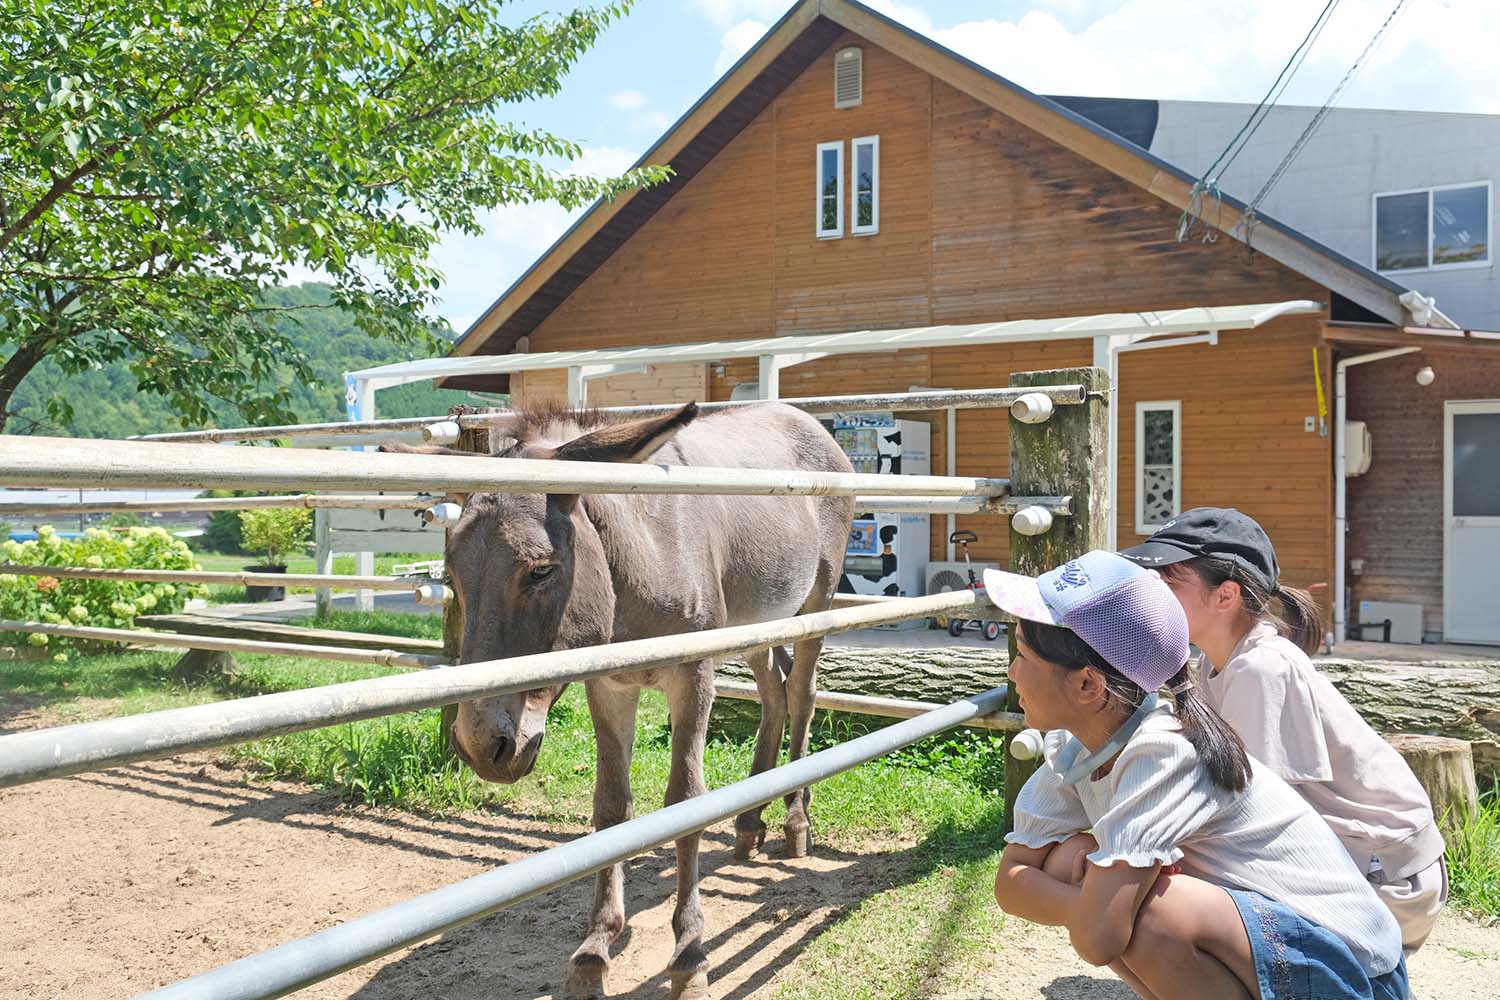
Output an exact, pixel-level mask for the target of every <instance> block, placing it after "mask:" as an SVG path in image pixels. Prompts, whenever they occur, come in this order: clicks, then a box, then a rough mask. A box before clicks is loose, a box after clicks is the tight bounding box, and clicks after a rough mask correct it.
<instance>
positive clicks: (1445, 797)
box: [1385, 733, 1479, 837]
mask: <svg viewBox="0 0 1500 1000" xmlns="http://www.w3.org/2000/svg"><path fill="white" fill-rule="evenodd" d="M1385 741H1386V742H1387V743H1389V744H1390V745H1391V746H1393V747H1395V748H1396V752H1397V753H1399V754H1401V756H1402V757H1403V758H1404V759H1405V760H1406V763H1407V764H1408V765H1410V767H1411V773H1412V774H1414V775H1416V777H1417V783H1418V784H1420V785H1421V786H1422V789H1423V790H1424V791H1425V792H1426V793H1427V797H1428V798H1429V799H1430V800H1431V801H1432V814H1433V815H1434V816H1436V817H1437V821H1438V824H1439V825H1440V826H1441V827H1442V828H1443V834H1444V835H1445V836H1448V837H1451V836H1453V835H1454V834H1455V833H1456V832H1457V831H1458V830H1459V828H1461V827H1462V826H1463V825H1464V823H1465V822H1466V821H1467V820H1469V819H1470V818H1472V817H1473V816H1474V814H1475V812H1477V811H1478V808H1479V786H1478V782H1477V781H1475V778H1474V753H1473V751H1472V750H1471V749H1470V747H1469V742H1468V741H1467V740H1455V739H1449V738H1448V737H1445V736H1427V735H1424V734H1421V733H1398V734H1393V735H1389V736H1387V737H1386V738H1385Z"/></svg>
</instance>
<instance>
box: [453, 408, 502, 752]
mask: <svg viewBox="0 0 1500 1000" xmlns="http://www.w3.org/2000/svg"><path fill="white" fill-rule="evenodd" d="M494 409H495V408H494V407H482V406H468V405H465V404H459V405H458V406H454V407H450V408H449V410H448V416H450V417H462V416H467V415H468V414H471V413H491V412H493V411H494ZM449 447H451V448H453V449H454V450H455V451H472V452H477V453H478V454H481V455H487V454H489V452H490V428H488V427H472V428H465V429H464V430H462V431H460V432H459V435H458V440H457V441H455V442H454V443H453V444H452V445H450V446H449ZM452 531H453V529H452V528H451V527H450V528H448V529H446V531H445V534H451V533H452ZM447 577H448V574H447V571H446V569H445V571H444V573H443V578H444V580H445V581H446V580H447ZM463 637H464V612H463V608H461V607H459V604H458V598H457V597H456V596H455V597H453V598H452V599H450V600H449V601H448V603H447V604H445V605H443V655H444V656H446V657H448V659H450V660H452V661H453V662H454V663H457V662H458V661H459V657H460V655H461V654H462V652H463ZM457 721H458V706H457V705H444V706H443V709H442V732H443V749H444V753H445V754H446V755H447V756H448V757H449V758H452V757H455V756H456V753H455V752H454V749H453V726H454V723H456V722H457Z"/></svg>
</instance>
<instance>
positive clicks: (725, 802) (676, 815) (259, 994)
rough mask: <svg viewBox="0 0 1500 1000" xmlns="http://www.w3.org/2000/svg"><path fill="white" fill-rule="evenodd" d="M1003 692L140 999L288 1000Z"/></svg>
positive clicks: (871, 754)
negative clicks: (280, 999)
mask: <svg viewBox="0 0 1500 1000" xmlns="http://www.w3.org/2000/svg"><path fill="white" fill-rule="evenodd" d="M1005 694H1006V692H1005V688H1004V687H999V688H994V689H991V690H989V691H986V692H984V693H983V694H978V695H975V696H973V697H971V698H965V699H963V700H962V701H957V702H954V703H953V704H951V705H945V706H943V707H941V708H936V709H933V710H932V711H930V712H926V713H924V714H922V715H919V716H917V717H916V718H912V719H908V720H907V721H905V722H899V723H897V724H895V725H893V726H888V727H886V728H884V729H880V730H877V731H875V732H873V733H870V734H868V735H866V736H861V737H859V738H858V739H855V740H850V741H849V742H847V743H841V744H839V745H838V746H835V747H830V748H829V749H827V750H822V751H819V752H818V753H815V754H811V755H810V756H807V757H803V758H802V759H801V760H797V761H793V762H791V763H789V764H784V765H782V766H780V767H777V768H774V769H772V770H769V771H764V772H762V773H761V774H757V775H754V776H752V777H750V778H746V779H745V780H743V781H737V782H735V783H734V784H732V785H725V786H724V787H723V788H716V789H714V790H713V791H710V792H706V793H704V794H703V795H698V796H695V797H693V798H691V799H688V800H686V801H684V802H678V803H676V804H675V805H670V806H667V807H665V808H663V809H658V810H656V811H655V812H652V813H648V814H646V815H645V816H639V817H637V818H635V819H632V820H629V821H627V822H625V823H621V824H618V825H616V826H612V827H608V828H607V829H604V830H600V831H598V832H597V833H592V834H589V835H588V836H585V837H580V838H578V839H577V840H573V841H569V842H568V843H566V844H562V845H560V846H558V847H554V848H552V849H550V850H547V851H543V852H542V853H540V854H534V855H532V856H530V857H527V858H523V859H521V860H520V861H515V862H512V863H511V864H508V865H505V866H503V867H501V868H497V869H495V870H494V871H490V872H486V873H485V874H483V875H476V876H474V877H473V878H469V879H466V880H464V881H462V882H456V883H454V884H452V885H448V886H444V887H443V888H441V889H436V890H434V891H432V892H429V893H425V894H424V895H421V896H417V897H415V898H413V899H408V900H404V901H402V902H400V903H396V904H394V905H392V906H388V907H386V908H384V909H381V910H376V911H375V912H373V913H368V914H366V915H364V916H362V917H356V918H355V919H353V920H349V921H347V922H345V923H342V924H339V925H337V926H335V927H330V928H328V929H327V930H324V931H319V932H318V933H316V934H311V935H309V936H307V937H304V938H301V939H299V940H296V941H292V942H289V943H287V944H284V945H281V946H280V947H277V948H272V949H270V950H269V951H264V952H261V953H260V954H258V955H252V956H250V957H248V958H242V959H240V960H239V961H237V962H231V963H229V964H228V965H224V966H221V967H219V968H217V969H214V970H212V971H209V972H205V973H203V974H202V975H199V976H194V977H193V978H191V979H186V980H183V981H182V982H180V983H176V984H173V985H171V986H165V987H163V988H161V989H158V990H153V991H151V992H150V993H145V994H142V995H141V998H140V1000H147V998H149V1000H210V998H212V1000H266V998H270V997H281V996H286V995H287V994H288V993H292V992H294V991H296V990H299V989H302V988H303V987H305V986H310V985H312V984H313V983H316V982H320V981H322V980H324V979H328V978H330V977H331V976H336V975H338V974H339V973H340V972H344V971H345V970H348V969H352V968H354V967H356V966H359V965H363V964H364V963H366V962H370V961H373V960H375V959H377V958H379V957H380V956H382V955H388V954H390V953H391V952H393V951H396V950H398V949H400V948H404V947H407V946H408V945H412V944H415V943H416V942H418V941H422V940H425V939H426V938H430V937H433V936H435V935H438V934H442V933H443V932H445V931H449V930H452V929H454V928H455V927H461V926H463V925H464V924H467V923H471V922H472V921H475V920H478V919H480V918H482V917H485V916H488V915H489V914H491V913H495V912H497V911H499V910H502V909H505V908H506V907H509V906H513V905H515V904H516V903H520V902H523V901H525V900H527V899H530V898H532V897H533V896H538V895H541V894H542V893H544V892H547V891H549V890H551V889H554V888H556V887H557V886H560V885H565V884H567V883H568V882H572V881H575V880H577V879H580V878H583V877H584V876H586V875H589V874H592V873H593V872H597V871H601V870H603V869H605V868H608V867H609V866H610V865H613V864H615V863H616V862H619V861H625V860H627V859H629V858H632V857H634V856H636V855H637V854H640V853H641V852H643V851H647V850H650V849H651V848H653V847H655V846H657V845H659V844H665V843H667V842H669V841H672V840H676V839H678V838H679V837H683V836H686V835H688V834H690V833H694V832H696V831H698V830H702V829H704V828H706V827H708V826H711V825H712V824H714V823H716V822H718V821H720V820H722V819H725V818H727V817H730V816H734V815H737V814H738V813H741V812H744V811H745V810H747V809H750V808H752V807H753V806H756V805H759V804H762V803H766V802H770V801H772V800H773V799H776V798H779V797H781V796H783V795H786V794H787V793H789V792H792V791H795V790H796V789H799V788H805V787H807V786H809V785H812V784H815V783H816V782H818V781H821V780H823V779H824V778H827V777H830V776H832V775H835V774H838V773H840V772H842V771H847V770H849V769H850V768H852V767H856V766H858V765H859V764H863V763H865V762H866V761H870V760H874V759H875V758H876V757H880V756H884V755H885V754H888V753H891V752H892V751H895V750H899V749H901V748H902V747H905V746H909V745H910V744H912V743H915V742H917V741H918V740H921V739H925V738H926V737H928V736H933V735H936V734H937V733H941V732H944V731H946V730H948V729H952V728H954V727H955V726H961V725H964V724H965V723H971V722H973V721H974V720H976V719H979V718H982V717H984V716H986V715H989V714H991V713H993V712H996V711H998V710H999V709H1000V708H1001V707H1003V706H1004V704H1005Z"/></svg>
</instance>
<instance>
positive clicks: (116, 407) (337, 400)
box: [6, 284, 504, 438]
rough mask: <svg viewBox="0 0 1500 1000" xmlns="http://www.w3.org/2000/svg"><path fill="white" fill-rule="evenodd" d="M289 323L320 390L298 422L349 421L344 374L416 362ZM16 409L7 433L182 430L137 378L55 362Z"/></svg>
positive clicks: (427, 402) (397, 409) (298, 320)
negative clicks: (61, 407) (64, 419)
mask: <svg viewBox="0 0 1500 1000" xmlns="http://www.w3.org/2000/svg"><path fill="white" fill-rule="evenodd" d="M265 297H266V299H267V301H269V302H272V303H274V304H276V305H311V304H320V303H326V302H328V301H329V289H328V286H326V285H320V284H305V285H294V286H292V287H290V288H275V289H270V290H268V291H267V292H266V293H265ZM283 322H285V323H286V324H287V325H286V327H285V329H287V330H288V331H289V335H290V336H291V338H292V339H293V341H294V342H295V343H296V344H297V345H298V346H299V347H301V349H302V351H303V353H305V354H306V355H307V357H308V360H309V362H310V363H311V365H312V369H313V373H314V374H315V375H316V377H317V379H318V384H316V385H301V384H299V385H297V386H295V387H294V388H293V399H294V400H295V403H294V405H295V408H296V412H297V419H298V421H299V422H307V423H312V422H318V421H325V420H342V419H344V372H346V371H358V370H359V369H361V368H373V367H375V366H376V365H384V364H391V363H392V362H396V361H409V360H413V359H414V358H415V357H416V355H414V354H413V353H412V348H411V347H407V346H402V345H399V344H393V343H391V342H390V341H387V340H377V339H375V338H373V337H370V336H369V335H367V334H365V333H363V332H361V331H360V330H359V329H358V328H357V327H355V325H354V324H353V322H351V321H350V320H349V318H348V317H347V316H346V315H345V314H343V313H342V312H340V311H339V310H337V309H308V310H300V311H298V312H296V313H292V314H288V316H287V317H285V318H284V320H283ZM58 392H61V393H64V394H65V395H66V397H67V398H68V399H69V400H70V401H71V402H72V403H73V408H74V411H75V412H74V419H73V420H72V421H71V422H70V425H69V426H60V425H59V424H57V423H55V422H54V421H52V420H51V418H49V417H48V416H47V410H46V401H47V399H48V398H49V397H50V396H52V395H53V394H54V393H58ZM503 401H504V397H478V396H475V395H473V394H471V393H467V392H458V391H454V390H451V389H435V388H433V387H432V385H431V383H427V382H417V383H413V384H411V385H403V386H397V387H395V388H393V389H383V390H381V391H380V392H378V393H376V395H375V408H376V416H378V417H424V416H434V415H438V414H442V413H446V412H447V411H448V407H450V406H452V405H454V404H455V403H478V404H480V405H499V404H500V403H503ZM14 405H15V407H16V410H17V415H16V416H15V417H12V418H11V421H10V423H9V424H8V425H7V427H6V431H7V432H9V433H12V434H44V435H62V436H66V437H105V438H122V437H129V436H130V435H132V434H152V433H156V432H159V431H174V430H180V429H181V425H180V424H179V423H178V421H177V418H176V415H175V414H174V413H173V412H172V410H171V408H170V407H169V406H168V405H167V402H166V401H165V400H163V399H161V398H160V397H158V396H154V395H149V394H144V393H138V392H137V391H136V384H135V376H133V375H131V373H130V371H129V369H127V368H126V367H125V366H124V365H122V364H115V365H110V366H109V367H107V368H104V369H102V370H100V371H97V372H88V373H86V374H83V375H65V374H63V373H62V372H61V371H59V370H58V369H57V367H56V366H55V365H53V364H52V363H51V362H50V361H44V362H43V363H42V364H40V365H38V366H37V367H36V369H35V370H34V371H33V372H32V373H31V375H30V376H29V377H27V379H26V381H25V382H23V383H22V384H21V387H20V389H19V390H18V391H17V392H16V395H15V397H14ZM215 423H216V424H217V425H218V426H220V427H238V426H240V425H241V424H242V423H243V421H242V420H241V419H240V417H239V415H238V414H237V413H236V412H235V411H234V410H233V409H232V408H229V407H224V408H223V409H222V410H220V411H217V412H216V420H215Z"/></svg>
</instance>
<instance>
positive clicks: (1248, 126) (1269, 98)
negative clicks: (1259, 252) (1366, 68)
mask: <svg viewBox="0 0 1500 1000" xmlns="http://www.w3.org/2000/svg"><path fill="white" fill-rule="evenodd" d="M1338 5H1339V0H1328V2H1327V3H1325V4H1324V5H1323V9H1322V11H1320V12H1319V13H1318V17H1317V19H1316V20H1315V21H1313V24H1312V27H1311V28H1309V29H1308V30H1307V34H1306V35H1304V36H1303V38H1302V41H1301V42H1299V43H1298V44H1297V47H1296V48H1295V49H1293V50H1292V54H1291V56H1290V57H1288V59H1287V61H1286V65H1284V66H1282V67H1281V72H1280V73H1278V74H1277V75H1276V79H1275V80H1274V81H1272V83H1271V88H1270V89H1269V90H1267V91H1266V95H1265V96H1264V97H1262V98H1261V99H1260V103H1259V104H1257V105H1256V106H1255V107H1254V109H1252V110H1251V112H1250V116H1249V117H1248V118H1246V119H1245V124H1243V125H1241V126H1240V130H1239V131H1238V132H1236V133H1235V134H1234V136H1233V138H1231V139H1230V140H1229V143H1228V145H1226V146H1225V147H1224V149H1223V151H1222V152H1220V153H1219V155H1218V156H1217V157H1215V158H1214V162H1213V163H1211V164H1209V166H1208V169H1207V170H1205V171H1203V176H1202V178H1201V179H1199V180H1197V181H1195V182H1194V183H1193V190H1192V194H1191V198H1190V201H1189V203H1188V207H1187V208H1186V209H1185V210H1184V211H1183V213H1182V216H1181V218H1179V219H1178V222H1177V240H1178V242H1181V241H1182V240H1184V239H1186V238H1187V235H1188V233H1190V232H1191V231H1192V227H1193V219H1194V218H1201V217H1202V215H1201V212H1200V208H1201V206H1202V199H1203V197H1204V195H1212V197H1213V199H1214V201H1215V202H1216V203H1217V202H1218V201H1219V199H1220V194H1219V177H1220V176H1222V175H1223V173H1224V171H1226V170H1228V169H1229V167H1230V165H1231V164H1232V163H1234V161H1235V159H1236V158H1237V157H1238V156H1239V155H1240V153H1241V152H1242V151H1243V150H1244V148H1245V146H1246V145H1248V144H1249V142H1250V139H1251V137H1253V136H1254V135H1255V133H1256V131H1257V130H1258V129H1259V128H1260V126H1261V124H1262V123H1264V122H1265V120H1266V118H1268V117H1269V116H1270V114H1271V108H1272V107H1274V106H1275V104H1276V102H1277V101H1278V100H1280V99H1281V95H1282V93H1283V92H1284V91H1285V90H1286V88H1287V85H1288V84H1290V83H1291V82H1292V77H1293V76H1295V75H1296V73H1297V70H1298V69H1300V68H1301V66H1302V61H1303V60H1304V59H1306V58H1307V53H1308V52H1310V51H1311V50H1312V46H1313V43H1314V42H1316V41H1317V39H1318V36H1319V35H1320V34H1322V33H1323V27H1324V26H1325V25H1326V24H1327V23H1328V19H1329V16H1330V15H1331V14H1332V13H1333V9H1334V8H1335V7H1337V6H1338ZM1236 144H1238V148H1236ZM1231 151H1232V155H1231ZM1226 157H1228V159H1227V161H1226V159H1225V158H1226ZM1221 164H1222V166H1221ZM1215 238H1216V228H1215V227H1210V229H1209V230H1208V231H1207V232H1206V233H1205V234H1204V241H1205V242H1212V241H1213V240H1214V239H1215Z"/></svg>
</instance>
